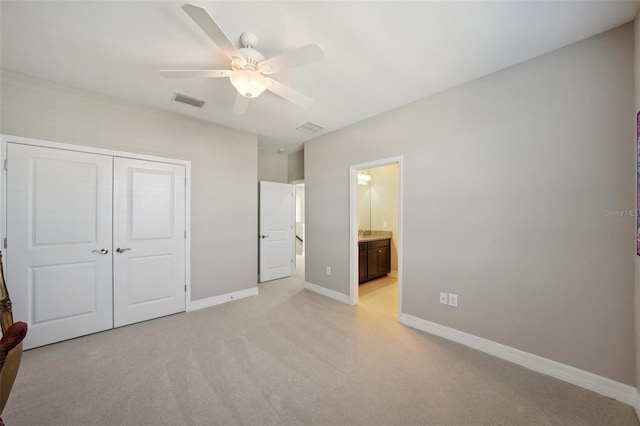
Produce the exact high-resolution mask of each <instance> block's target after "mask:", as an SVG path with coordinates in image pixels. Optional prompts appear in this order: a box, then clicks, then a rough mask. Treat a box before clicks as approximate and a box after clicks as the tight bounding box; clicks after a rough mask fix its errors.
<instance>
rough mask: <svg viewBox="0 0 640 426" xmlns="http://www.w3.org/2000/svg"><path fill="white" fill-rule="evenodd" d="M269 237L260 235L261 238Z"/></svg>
mask: <svg viewBox="0 0 640 426" xmlns="http://www.w3.org/2000/svg"><path fill="white" fill-rule="evenodd" d="M268 237H269V236H268V235H260V238H268Z"/></svg>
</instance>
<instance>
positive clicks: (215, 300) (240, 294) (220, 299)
mask: <svg viewBox="0 0 640 426" xmlns="http://www.w3.org/2000/svg"><path fill="white" fill-rule="evenodd" d="M257 295H258V287H257V286H256V287H252V288H248V289H246V290H240V291H234V292H231V293H226V294H221V295H220V296H213V297H207V298H206V299H199V300H193V301H187V312H192V311H197V310H199V309H204V308H209V307H211V306H216V305H221V304H222V303H227V302H232V301H234V300H238V299H244V298H245V297H250V296H257Z"/></svg>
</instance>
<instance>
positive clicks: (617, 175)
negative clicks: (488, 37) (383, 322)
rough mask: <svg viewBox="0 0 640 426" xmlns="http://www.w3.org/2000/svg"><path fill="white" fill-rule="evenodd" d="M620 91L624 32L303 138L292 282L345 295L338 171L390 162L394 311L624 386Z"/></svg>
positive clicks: (627, 196)
mask: <svg viewBox="0 0 640 426" xmlns="http://www.w3.org/2000/svg"><path fill="white" fill-rule="evenodd" d="M630 87H633V26H632V25H626V26H623V27H620V28H618V29H615V30H612V31H609V32H606V33H604V34H601V35H598V36H596V37H593V38H590V39H588V40H585V41H582V42H579V43H577V44H574V45H571V46H568V47H565V48H563V49H559V50H557V51H554V52H552V53H550V54H547V55H544V56H541V57H538V58H535V59H533V60H530V61H527V62H525V63H522V64H520V65H517V66H513V67H511V68H508V69H505V70H503V71H500V72H498V73H494V74H491V75H488V76H486V77H483V78H480V79H477V80H475V81H472V82H470V83H467V84H464V85H462V86H459V87H456V88H454V89H451V90H447V91H445V92H442V93H440V94H437V95H434V96H431V97H429V98H426V99H424V100H421V101H419V102H416V103H414V104H411V105H408V106H405V107H402V108H399V109H397V110H394V111H391V112H388V113H385V114H382V115H380V116H377V117H374V118H371V119H369V120H366V121H363V122H360V123H357V124H355V125H352V126H349V127H347V128H344V129H342V130H339V131H336V132H333V133H330V134H328V135H325V136H321V137H319V138H317V139H314V140H312V141H310V142H307V143H306V144H305V182H306V186H307V211H306V219H307V262H306V280H307V281H309V282H311V283H313V284H317V285H320V286H323V287H325V288H327V289H330V290H334V291H337V292H340V293H344V294H348V293H349V264H350V262H349V166H350V165H353V164H360V163H366V162H370V161H374V160H379V159H384V158H390V157H395V156H403V197H404V205H403V211H404V217H403V218H402V220H403V227H404V233H403V236H404V242H403V256H404V270H403V278H404V281H403V285H404V287H403V301H402V303H403V310H404V313H406V314H410V315H413V316H416V317H419V318H422V319H425V320H428V321H433V322H435V323H438V324H442V325H444V326H447V327H451V328H454V329H458V330H461V331H464V332H467V333H471V334H473V335H477V336H480V337H483V338H486V339H489V340H492V341H495V342H499V343H502V344H505V345H508V346H511V347H514V348H518V349H520V350H523V351H526V352H529V353H532V354H536V355H539V356H542V357H545V358H548V359H551V360H555V361H558V362H561V363H564V364H568V365H571V366H574V367H577V368H579V369H583V370H586V371H590V372H592V373H595V374H598V375H601V376H604V377H608V378H610V379H613V380H616V381H619V382H622V383H626V384H634V383H635V365H634V364H635V361H634V340H635V338H634V329H633V324H634V320H633V316H634V313H633V293H634V260H633V253H634V250H635V247H634V244H635V242H634V237H633V236H634V235H635V231H634V228H635V225H634V224H635V218H634V217H632V216H631V215H624V214H623V215H622V216H615V215H614V216H612V213H611V212H617V211H622V212H624V211H628V210H633V209H634V188H635V184H634V182H635V165H634V162H632V161H631V160H630V159H631V158H634V152H635V148H634V144H632V143H630V142H629V141H630V140H631V139H632V138H633V128H632V127H631V125H630V118H629V117H630V115H631V112H632V110H633V91H632V90H630ZM607 212H609V213H607ZM326 266H331V267H332V275H330V276H329V275H326V274H325V267H326ZM440 291H445V292H454V293H457V294H458V297H459V307H458V308H457V309H450V308H448V307H446V306H443V305H440V304H439V303H438V295H439V292H440Z"/></svg>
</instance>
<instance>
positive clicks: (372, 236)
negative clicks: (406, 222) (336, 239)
mask: <svg viewBox="0 0 640 426" xmlns="http://www.w3.org/2000/svg"><path fill="white" fill-rule="evenodd" d="M389 238H391V231H365V232H364V235H361V234H360V233H358V242H359V243H363V242H367V241H378V240H388V239H389Z"/></svg>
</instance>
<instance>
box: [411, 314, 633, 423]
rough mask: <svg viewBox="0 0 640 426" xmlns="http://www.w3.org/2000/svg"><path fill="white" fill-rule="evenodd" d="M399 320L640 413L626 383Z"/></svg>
mask: <svg viewBox="0 0 640 426" xmlns="http://www.w3.org/2000/svg"><path fill="white" fill-rule="evenodd" d="M399 320H400V323H401V324H404V325H407V326H409V327H413V328H416V329H418V330H421V331H425V332H427V333H430V334H434V335H436V336H440V337H443V338H445V339H447V340H451V341H454V342H457V343H461V344H463V345H465V346H469V347H471V348H473V349H477V350H479V351H481V352H485V353H487V354H490V355H493V356H496V357H498V358H501V359H504V360H506V361H509V362H513V363H514V364H518V365H520V366H522V367H525V368H528V369H530V370H533V371H537V372H538V373H542V374H546V375H548V376H551V377H555V378H556V379H560V380H562V381H565V382H568V383H571V384H573V385H576V386H580V387H581V388H584V389H588V390H590V391H593V392H596V393H599V394H600V395H604V396H606V397H608V398H613V399H615V400H618V401H621V402H624V403H625V404H629V405H631V406H633V408H634V409H635V410H636V415H637V413H639V412H640V395H639V394H638V390H637V389H636V388H635V387H633V386H629V385H625V384H624V383H620V382H616V381H615V380H611V379H608V378H606V377H602V376H598V375H597V374H593V373H590V372H588V371H584V370H580V369H578V368H575V367H571V366H569V365H566V364H562V363H559V362H556V361H552V360H550V359H547V358H543V357H540V356H538V355H534V354H531V353H528V352H524V351H521V350H520V349H515V348H512V347H510V346H505V345H503V344H501V343H497V342H493V341H491V340H487V339H483V338H482V337H478V336H474V335H472V334H468V333H465V332H462V331H458V330H456V329H453V328H449V327H445V326H443V325H440V324H436V323H434V322H431V321H427V320H424V319H421V318H417V317H414V316H412V315H408V314H401V316H400V318H399Z"/></svg>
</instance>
